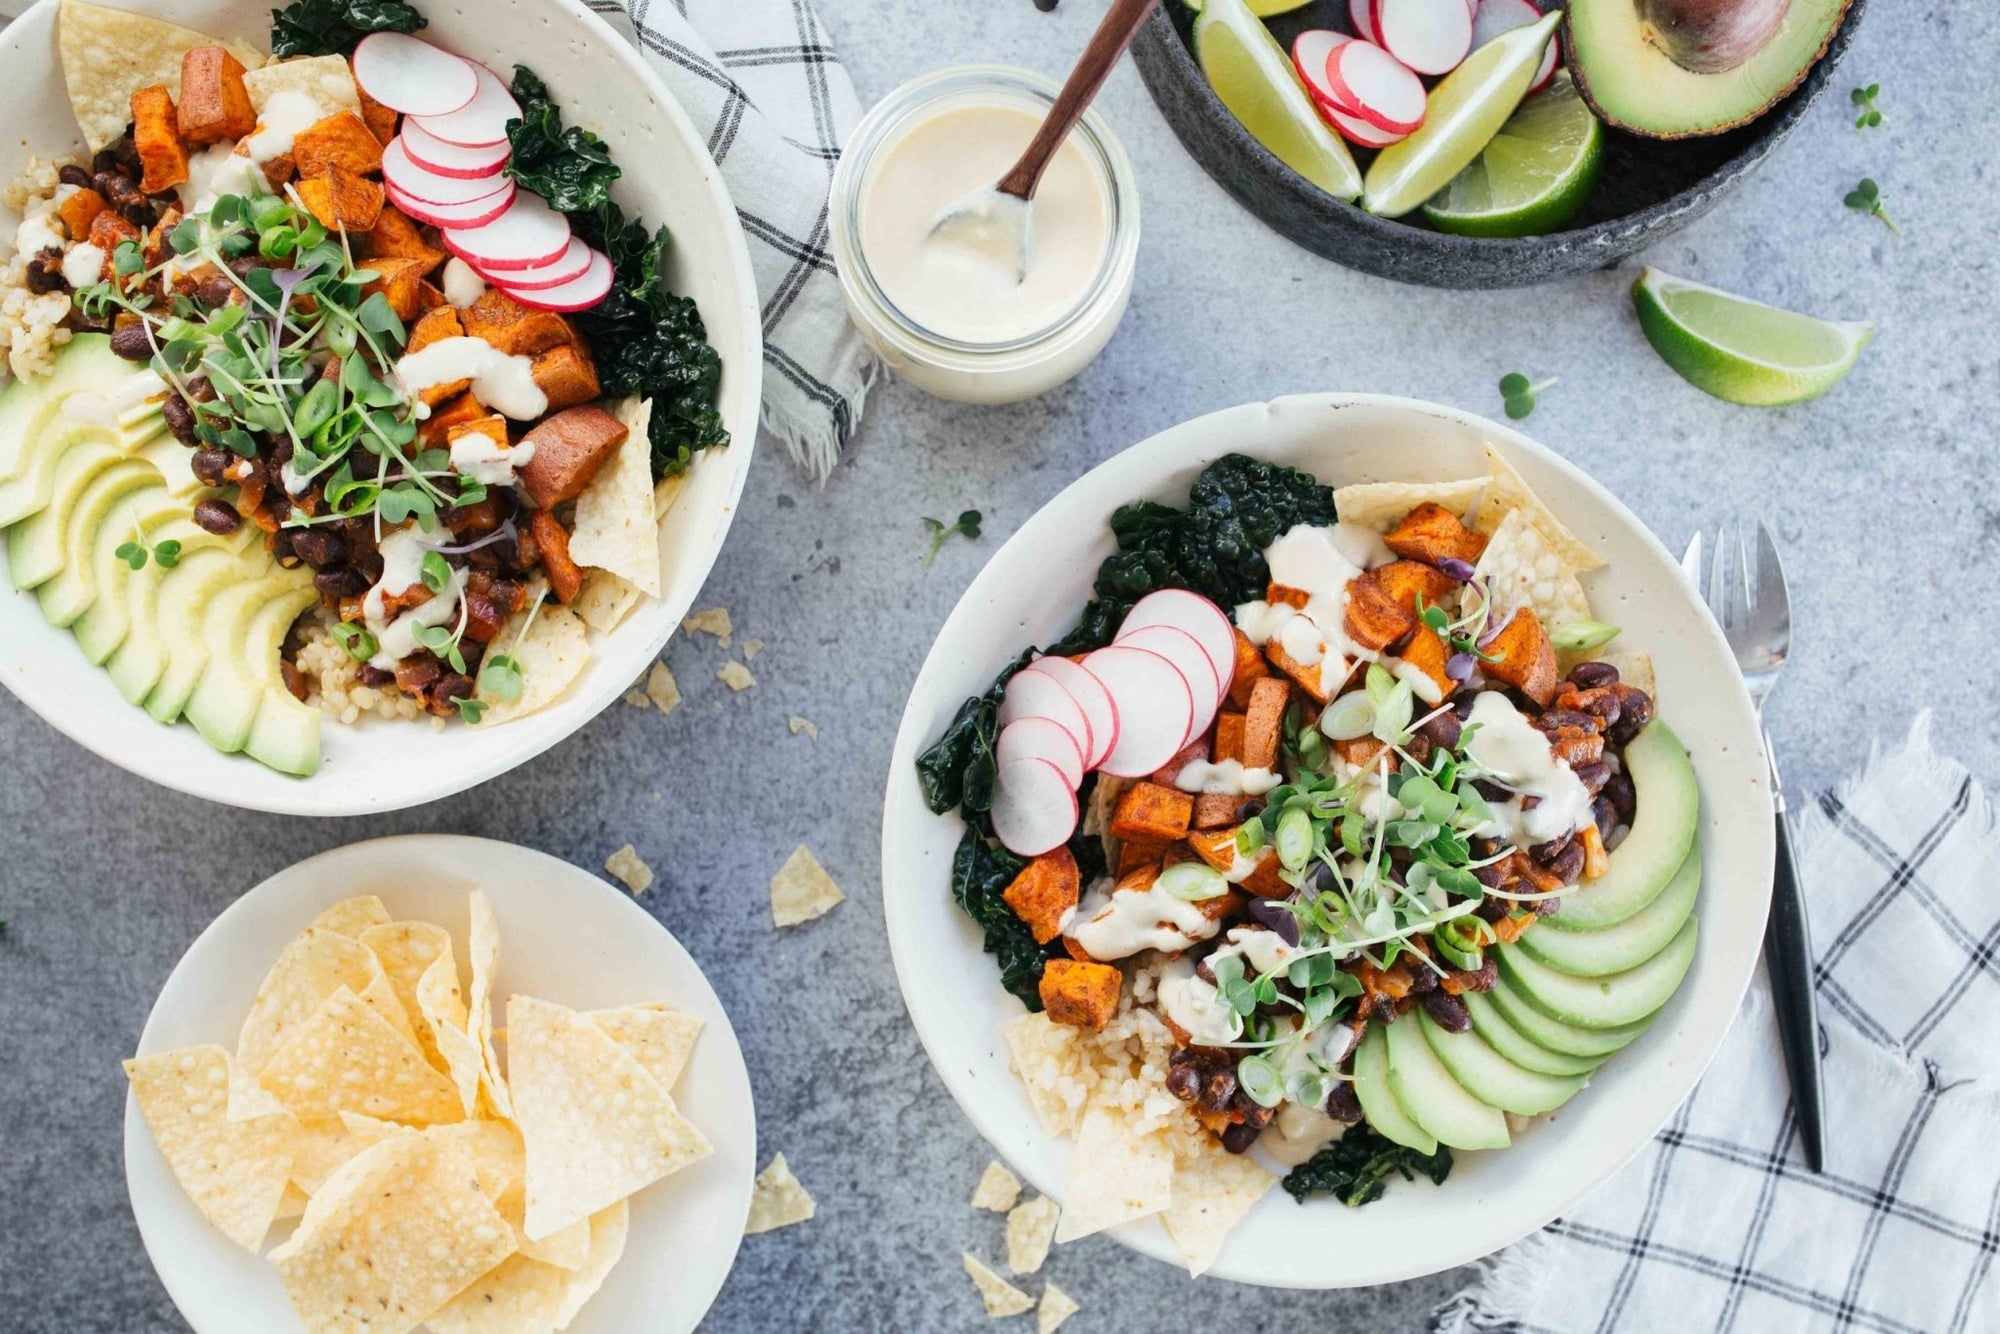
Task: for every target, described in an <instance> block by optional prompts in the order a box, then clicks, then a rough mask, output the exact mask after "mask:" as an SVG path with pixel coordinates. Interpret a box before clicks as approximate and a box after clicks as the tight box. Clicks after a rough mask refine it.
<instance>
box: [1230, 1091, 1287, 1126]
mask: <svg viewBox="0 0 2000 1334" xmlns="http://www.w3.org/2000/svg"><path fill="white" fill-rule="evenodd" d="M1235 1112H1236V1114H1237V1115H1238V1116H1240V1117H1242V1118H1243V1124H1244V1125H1246V1126H1249V1127H1250V1128H1251V1129H1252V1130H1262V1129H1263V1128H1264V1127H1265V1126H1268V1125H1270V1124H1271V1118H1272V1117H1274V1116H1276V1115H1277V1114H1278V1109H1277V1108H1275V1107H1266V1106H1265V1105H1264V1104H1263V1103H1261V1102H1258V1101H1256V1100H1255V1099H1253V1098H1252V1097H1251V1096H1250V1095H1249V1094H1247V1093H1240V1092H1239V1093H1238V1094H1237V1095H1236V1104H1235Z"/></svg>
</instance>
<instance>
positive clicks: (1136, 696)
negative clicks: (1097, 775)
mask: <svg viewBox="0 0 2000 1334" xmlns="http://www.w3.org/2000/svg"><path fill="white" fill-rule="evenodd" d="M1083 666H1084V670H1085V671H1087V672H1089V673H1090V674H1091V675H1092V676H1094V677H1096V678H1097V679H1098V680H1100V681H1102V682H1103V683H1104V688H1105V689H1106V690H1108V691H1110V692H1111V699H1112V702H1113V703H1115V704H1116V705H1117V706H1118V744H1117V745H1115V746H1113V747H1112V748H1111V753H1110V754H1109V755H1107V756H1105V757H1104V763H1102V764H1100V765H1098V766H1097V767H1098V768H1100V769H1102V770H1103V771H1104V772H1105V773H1108V774H1110V775H1111V776H1112V777H1114V778H1144V777H1145V776H1146V775H1147V774H1150V773H1152V772H1153V771H1154V770H1156V769H1158V768H1159V767H1160V766H1161V765H1163V764H1165V763H1166V762H1167V761H1168V760H1171V759H1172V758H1173V757H1174V756H1176V755H1178V754H1179V753H1180V749H1181V747H1182V746H1184V745H1186V744H1187V740H1188V737H1189V736H1190V735H1191V734H1192V733H1193V731H1194V727H1193V724H1194V693H1193V692H1192V691H1191V690H1189V689H1188V683H1187V678H1186V677H1185V676H1183V675H1181V671H1180V668H1178V667H1176V666H1174V665H1173V663H1171V662H1169V661H1167V660H1166V659H1165V658H1163V657H1161V656H1160V655H1159V654H1157V653H1152V652H1149V651H1147V650H1146V649H1142V648H1127V647H1126V646H1124V645H1122V644H1113V645H1112V646H1111V647H1110V648H1101V649H1099V650H1097V651H1096V652H1095V653H1093V654H1091V655H1090V656H1089V657H1087V658H1085V659H1084V660H1083Z"/></svg>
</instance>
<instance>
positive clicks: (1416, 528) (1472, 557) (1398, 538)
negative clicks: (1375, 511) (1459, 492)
mask: <svg viewBox="0 0 2000 1334" xmlns="http://www.w3.org/2000/svg"><path fill="white" fill-rule="evenodd" d="M1382 541H1383V542H1384V543H1385V544H1386V545H1387V546H1388V548H1389V550H1391V551H1393V552H1395V553H1396V554H1397V555H1398V556H1404V557H1407V558H1408V559H1410V560H1420V561H1423V562H1425V563H1426V564H1429V565H1437V564H1439V563H1441V562H1443V561H1445V560H1462V561H1466V562H1468V563H1470V562H1473V561H1477V560H1478V559H1479V557H1480V556H1481V555H1482V554H1483V553H1484V552H1485V550H1486V538H1485V537H1484V536H1483V535H1482V534H1479V533H1475V532H1473V531H1472V530H1471V529H1470V528H1467V527H1466V526H1465V525H1464V524H1463V523H1461V522H1460V521H1459V518H1458V516H1457V515H1456V514H1453V513H1452V512H1451V511H1450V510H1448V509H1446V508H1445V507H1444V506H1442V505H1439V504H1437V503H1436V502H1434V501H1428V500H1427V501H1425V502H1424V503H1423V504H1421V505H1419V506H1417V507H1416V508H1415V509H1413V510H1411V511H1410V512H1409V513H1408V514H1405V515H1404V516H1403V521H1402V522H1401V523H1399V524H1397V525H1396V526H1395V527H1394V528H1391V529H1390V530H1389V531H1388V532H1387V533H1384V534H1383V535H1382Z"/></svg>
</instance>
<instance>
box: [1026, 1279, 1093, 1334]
mask: <svg viewBox="0 0 2000 1334" xmlns="http://www.w3.org/2000/svg"><path fill="white" fill-rule="evenodd" d="M1082 1309H1083V1308H1082V1307H1081V1306H1078V1305H1077V1304H1076V1299H1075V1298H1073V1297H1071V1296H1070V1295H1069V1294H1068V1293H1066V1292H1064V1291H1063V1290H1062V1289H1061V1288H1059V1287H1057V1286H1056V1285H1055V1284H1053V1283H1050V1284H1048V1285H1046V1286H1044V1287H1043V1288H1042V1300H1041V1303H1040V1304H1039V1305H1038V1306H1036V1307H1035V1334H1056V1330H1057V1328H1058V1327H1060V1326H1061V1324H1062V1322H1063V1321H1065V1320H1067V1319H1069V1318H1070V1317H1071V1316H1073V1315H1075V1314H1076V1313H1077V1312H1078V1311H1081V1310H1082Z"/></svg>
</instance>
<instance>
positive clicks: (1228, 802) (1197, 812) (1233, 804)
mask: <svg viewBox="0 0 2000 1334" xmlns="http://www.w3.org/2000/svg"><path fill="white" fill-rule="evenodd" d="M1242 804H1243V801H1242V798H1240V797H1236V796H1233V795H1231V794H1230V793H1227V792H1202V793H1197V794H1196V796H1195V799H1194V818H1193V819H1192V820H1190V821H1189V822H1188V823H1189V824H1191V825H1192V826H1193V827H1194V828H1196V829H1220V828H1222V827H1223V826H1224V825H1229V826H1232V827H1233V826H1234V825H1235V824H1236V808H1237V807H1238V806H1240V805H1242ZM1188 837H1189V838H1193V837H1194V835H1192V834H1190V835H1188Z"/></svg>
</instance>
